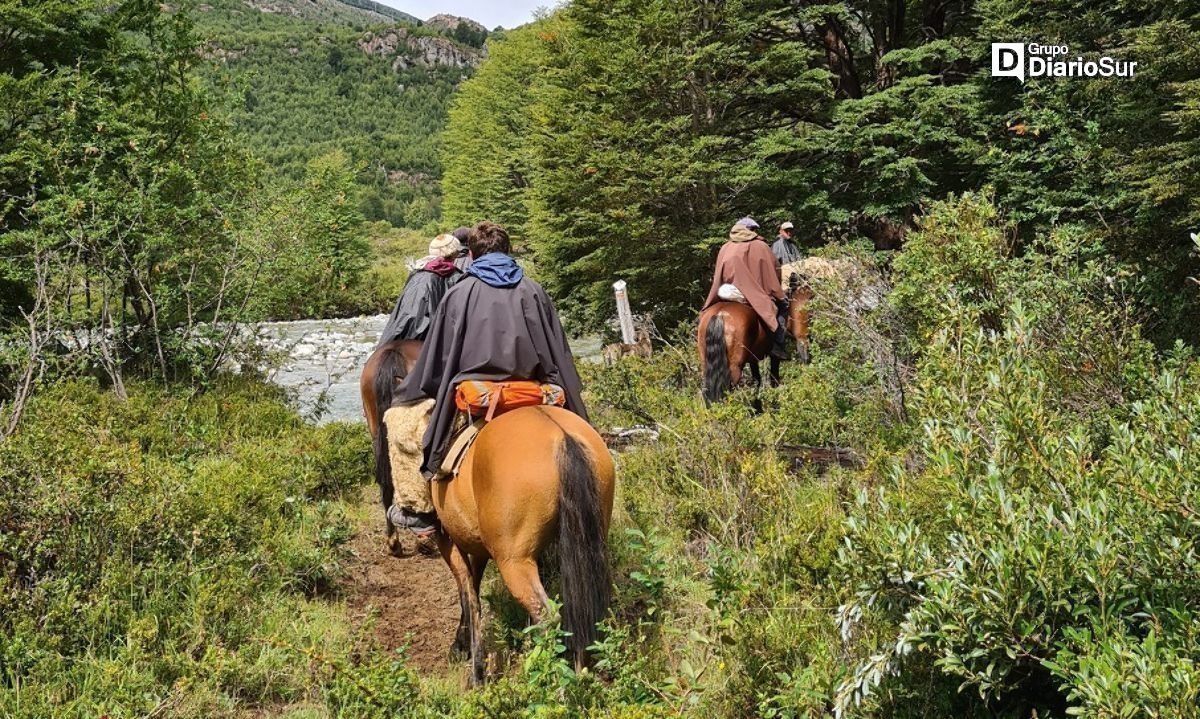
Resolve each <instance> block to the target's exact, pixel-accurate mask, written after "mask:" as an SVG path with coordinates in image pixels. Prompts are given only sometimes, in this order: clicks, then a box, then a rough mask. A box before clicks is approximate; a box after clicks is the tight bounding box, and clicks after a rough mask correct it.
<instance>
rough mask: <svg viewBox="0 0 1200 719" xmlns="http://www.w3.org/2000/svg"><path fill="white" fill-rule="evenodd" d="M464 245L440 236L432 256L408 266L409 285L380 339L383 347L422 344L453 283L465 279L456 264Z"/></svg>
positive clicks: (405, 287)
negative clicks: (408, 342) (409, 342)
mask: <svg viewBox="0 0 1200 719" xmlns="http://www.w3.org/2000/svg"><path fill="white" fill-rule="evenodd" d="M461 251H462V243H461V242H459V241H458V238H456V237H455V236H454V235H438V236H437V237H435V238H433V240H432V241H431V242H430V243H429V254H428V255H426V256H425V257H422V258H421V259H419V260H417V261H416V262H413V263H412V264H410V265H409V269H410V273H409V275H408V281H407V282H405V283H404V291H403V292H401V293H400V299H398V300H396V306H395V308H394V309H392V314H391V316H390V317H388V321H387V324H386V325H384V327H383V332H381V333H380V335H379V344H377V345H376V347H379V346H382V345H384V344H387V343H388V342H391V341H393V340H423V339H425V335H426V333H428V332H429V323H430V320H431V319H432V318H433V311H434V310H436V309H437V307H438V305H439V304H441V301H442V297H443V296H444V295H445V294H446V291H447V290H449V289H450V288H451V287H452V286H453V285H454V283H456V282H458V281H459V280H460V279H462V277H463V273H462V270H460V269H459V268H458V267H456V266H455V264H454V260H455V259H456V258H457V257H458V255H459V253H460V252H461Z"/></svg>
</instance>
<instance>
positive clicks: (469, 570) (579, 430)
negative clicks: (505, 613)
mask: <svg viewBox="0 0 1200 719" xmlns="http://www.w3.org/2000/svg"><path fill="white" fill-rule="evenodd" d="M418 431H423V428H420V429H419V430H418ZM410 441H411V442H412V445H411V446H415V447H419V446H420V444H421V442H420V437H418V436H414V437H412V438H410ZM614 485H615V470H614V466H613V460H612V456H611V455H610V454H609V453H608V448H607V446H606V445H605V443H604V439H603V438H602V437H601V436H600V434H599V433H597V432H596V430H595V429H594V428H593V427H592V426H591V425H590V424H588V423H587V422H586V421H584V420H583V419H582V418H581V417H579V416H578V415H576V414H574V413H573V412H569V411H567V410H565V409H562V408H561V407H555V406H536V407H522V408H519V409H514V410H512V411H509V412H506V413H504V414H502V415H499V416H498V417H496V418H495V419H494V420H492V421H491V422H488V423H487V424H486V425H484V427H483V429H481V430H480V432H479V435H478V437H476V438H475V441H474V443H473V444H472V445H471V447H470V449H468V450H467V454H466V457H465V458H464V459H463V462H462V465H461V466H460V468H459V472H458V475H457V476H456V477H455V478H454V479H452V480H449V481H435V482H433V484H432V486H431V488H430V489H431V495H432V498H433V505H434V507H435V508H436V510H437V515H438V529H437V533H436V536H437V541H438V547H439V549H440V550H441V553H442V557H443V559H445V560H446V564H447V566H449V567H450V572H451V573H452V574H453V575H454V579H455V582H456V583H457V584H458V596H459V605H460V607H461V609H462V614H461V618H460V620H459V625H458V631H457V632H456V634H455V640H454V645H453V647H452V649H453V650H454V651H456V652H459V653H461V654H465V655H467V656H469V657H470V658H471V682H472V684H473V685H478V684H480V683H482V682H483V681H484V651H483V640H482V636H483V633H482V621H483V618H482V609H481V603H480V598H479V585H480V582H481V581H482V579H483V572H484V569H485V568H486V567H487V564H488V562H489V561H495V562H496V567H497V569H499V570H500V577H501V579H503V580H504V584H505V586H506V587H508V590H509V591H510V592H512V595H513V597H514V598H516V600H517V601H518V602H519V603H520V604H521V606H522V607H524V608H525V610H526V611H527V612H528V613H529V617H530V619H531V620H532V621H533V622H535V623H536V622H540V621H541V620H542V619H544V618H545V610H546V601H547V595H546V589H545V587H544V586H543V585H542V581H541V578H540V576H539V573H538V557H539V556H540V555H541V553H542V551H543V550H544V549H545V548H546V546H547V545H549V544H550V543H551V542H552V541H554V540H557V544H558V560H559V572H560V574H561V577H562V622H563V628H564V629H565V630H566V631H567V632H569V636H568V637H567V638H566V644H567V648H568V650H569V651H570V653H571V655H572V657H573V659H574V662H575V665H576V667H582V666H583V665H584V663H585V661H586V657H587V648H588V647H589V646H591V645H592V644H593V643H594V642H595V640H596V636H597V635H596V623H597V622H599V621H600V620H602V619H603V618H604V614H605V613H606V612H607V611H608V604H609V601H610V598H611V580H610V576H609V565H608V555H607V551H606V539H605V538H606V536H607V534H608V525H609V521H610V519H611V517H612V504H613V489H614Z"/></svg>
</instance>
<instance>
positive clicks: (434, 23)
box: [425, 13, 487, 35]
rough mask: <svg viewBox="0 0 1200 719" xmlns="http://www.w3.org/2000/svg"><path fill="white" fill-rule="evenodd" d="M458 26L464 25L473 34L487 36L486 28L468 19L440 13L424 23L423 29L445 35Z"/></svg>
mask: <svg viewBox="0 0 1200 719" xmlns="http://www.w3.org/2000/svg"><path fill="white" fill-rule="evenodd" d="M459 25H466V26H467V27H468V28H470V29H471V30H474V31H475V32H478V33H482V34H485V35H486V34H487V28H486V27H484V26H483V25H482V24H480V23H477V22H475V21H474V20H472V19H471V18H468V17H459V16H457V15H447V14H445V13H442V14H440V15H434V16H433V17H431V18H429V19H428V20H426V21H425V27H430V28H433V29H434V30H441V31H442V32H447V33H453V32H454V31H455V30H457V29H458V26H459Z"/></svg>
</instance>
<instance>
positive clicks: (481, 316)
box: [393, 222, 769, 531]
mask: <svg viewBox="0 0 1200 719" xmlns="http://www.w3.org/2000/svg"><path fill="white" fill-rule="evenodd" d="M468 244H469V247H470V250H471V257H472V261H471V264H470V266H469V267H468V268H467V271H466V276H465V277H464V278H463V279H462V280H461V281H459V282H458V283H457V284H456V285H455V286H454V287H453V288H451V289H450V291H449V292H447V293H446V296H445V298H444V299H443V300H442V303H441V304H440V305H439V306H438V309H437V312H436V313H435V314H434V316H433V322H432V326H431V327H430V330H429V334H428V336H427V337H426V339H425V346H424V347H423V348H422V350H421V356H420V358H419V359H418V360H417V364H416V366H415V367H413V369H412V372H410V373H409V375H408V377H407V378H406V379H405V380H404V383H403V384H402V385H401V386H400V388H399V392H398V397H397V402H400V403H406V404H407V403H414V402H419V401H421V400H424V399H428V398H433V399H435V400H436V404H435V406H434V410H433V417H432V419H431V421H430V423H429V428H428V429H427V430H426V432H425V437H424V442H423V449H424V461H423V462H422V465H421V471H422V473H423V474H424V475H425V476H426V477H427V478H430V477H432V476H433V475H434V474H435V473H436V471H437V469H438V467H439V466H441V463H442V460H443V458H444V457H445V452H446V449H447V444H448V441H449V440H450V436H451V429H452V427H453V424H454V416H455V413H456V411H457V409H456V407H455V404H454V391H455V388H456V387H457V386H458V384H459V383H461V382H463V381H465V380H508V379H529V380H536V381H538V382H545V383H550V384H556V385H559V386H560V387H562V388H563V390H564V393H565V394H566V408H567V409H569V410H571V411H572V412H574V413H575V414H578V415H579V416H581V417H583V418H584V419H587V411H586V409H585V408H584V406H583V398H582V395H581V392H582V384H581V383H580V381H579V374H578V373H577V372H576V371H575V360H574V357H573V356H572V355H571V349H570V347H568V345H567V335H566V333H565V332H564V331H563V328H562V324H561V323H560V322H559V319H558V313H557V312H556V311H555V309H554V303H553V302H551V300H550V297H549V295H547V294H546V291H545V290H543V289H542V287H541V285H539V284H538V283H536V282H534V281H533V280H531V279H529V278H528V277H525V276H524V272H523V271H522V270H521V268H520V266H519V265H517V263H516V261H515V260H513V258H512V257H511V256H510V255H509V252H511V247H510V243H509V239H508V233H506V232H505V231H504V228H502V227H500V226H499V225H495V224H493V223H490V222H483V223H480V224H479V225H477V226H476V227H475V228H473V229H472V230H471V234H470V237H469V239H468ZM768 254H769V251H768ZM399 510H400V514H401V515H402V516H400V517H395V518H394V519H393V521H394V522H395V521H396V520H397V519H399V520H400V521H399V522H397V523H398V524H400V525H402V526H407V527H409V528H410V529H413V530H414V531H420V528H421V526H422V525H423V524H430V523H431V522H432V519H433V518H432V517H429V516H424V515H417V514H415V513H413V512H412V511H411V510H408V511H406V508H404V507H400V508H399Z"/></svg>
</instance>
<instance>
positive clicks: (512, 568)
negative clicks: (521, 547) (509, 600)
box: [496, 558, 549, 624]
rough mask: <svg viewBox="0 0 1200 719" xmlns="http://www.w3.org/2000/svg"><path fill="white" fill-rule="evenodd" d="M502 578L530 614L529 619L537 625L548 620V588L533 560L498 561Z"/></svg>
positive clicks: (497, 565)
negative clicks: (544, 584) (543, 583)
mask: <svg viewBox="0 0 1200 719" xmlns="http://www.w3.org/2000/svg"><path fill="white" fill-rule="evenodd" d="M496 567H497V568H498V569H499V570H500V577H501V578H502V579H503V580H504V585H505V586H506V587H508V591H510V592H512V595H513V597H515V598H516V600H517V602H519V603H520V605H521V606H522V607H524V608H525V611H526V612H529V619H530V620H531V621H532V622H533V623H534V624H537V623H539V622H541V621H542V620H543V619H545V618H546V602H547V601H548V599H549V598H548V597H547V596H546V588H545V587H543V586H542V578H541V577H540V576H539V575H538V565H537V562H536V561H534V560H533V559H529V558H527V559H512V560H507V561H503V562H500V561H497V562H496Z"/></svg>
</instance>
